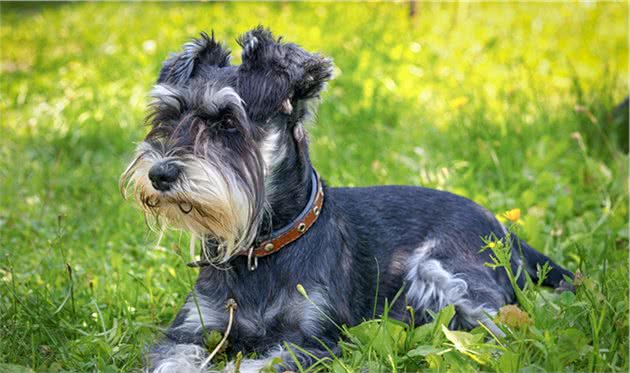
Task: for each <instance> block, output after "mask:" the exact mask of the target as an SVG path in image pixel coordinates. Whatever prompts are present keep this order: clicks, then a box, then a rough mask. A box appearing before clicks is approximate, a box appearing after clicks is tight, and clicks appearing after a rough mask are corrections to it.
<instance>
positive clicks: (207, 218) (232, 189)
mask: <svg viewBox="0 0 630 373" xmlns="http://www.w3.org/2000/svg"><path fill="white" fill-rule="evenodd" d="M164 160H169V161H170V162H173V163H175V164H176V165H177V166H179V167H180V169H181V174H180V177H179V179H178V180H177V182H176V183H175V184H174V185H172V186H171V189H170V190H168V191H166V192H159V191H157V190H155V189H154V188H153V186H152V185H151V181H150V180H149V178H148V174H149V169H150V168H151V167H152V166H153V165H155V164H156V163H157V162H160V161H164ZM245 172H250V171H248V170H245ZM246 178H247V179H249V180H248V181H249V182H250V183H254V182H255V180H258V179H257V177H256V175H246ZM120 188H121V191H122V193H123V196H124V197H125V198H127V197H128V196H130V195H131V196H133V197H135V199H136V201H137V203H138V204H139V206H140V207H141V208H142V210H143V212H144V214H145V218H146V221H147V225H148V226H149V227H150V228H151V229H152V230H155V231H162V230H163V229H164V228H166V227H172V228H175V229H180V230H186V231H189V232H191V233H192V234H193V239H195V238H196V237H199V238H201V239H202V245H204V247H205V243H206V238H211V239H212V241H213V242H215V243H216V245H217V246H216V248H212V250H203V255H205V256H207V257H205V258H204V259H208V260H210V261H211V262H213V263H225V262H227V261H228V260H230V259H231V258H232V257H234V256H235V255H239V254H242V253H244V252H246V251H247V250H248V248H249V247H250V246H251V245H253V243H254V240H255V238H256V235H257V233H258V227H259V226H260V223H261V221H262V215H263V213H264V211H262V210H261V209H260V207H259V203H258V201H257V198H259V196H257V193H256V187H255V186H254V185H249V184H248V183H247V181H244V180H243V177H239V176H237V174H236V173H235V172H234V171H233V170H232V169H231V168H230V167H227V166H224V165H221V164H219V163H218V162H212V161H211V160H209V159H205V158H198V157H193V156H190V157H186V156H183V157H171V156H169V154H164V155H162V154H161V153H160V152H158V151H155V150H154V149H153V148H152V147H151V146H150V145H149V144H147V143H142V144H141V145H140V146H139V148H138V151H137V154H136V158H135V159H134V160H133V161H132V162H131V164H130V165H129V167H128V168H127V170H125V172H124V173H123V175H122V177H121V180H120Z"/></svg>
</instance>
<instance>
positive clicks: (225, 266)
mask: <svg viewBox="0 0 630 373" xmlns="http://www.w3.org/2000/svg"><path fill="white" fill-rule="evenodd" d="M237 42H238V44H239V45H240V47H241V48H242V63H241V65H238V66H235V65H232V64H231V62H230V53H231V52H230V51H229V50H228V49H227V48H226V47H225V46H224V45H223V44H221V43H220V42H218V41H217V40H216V39H215V37H214V34H212V35H211V36H209V35H207V34H203V33H202V34H201V36H200V37H199V38H197V39H193V40H192V41H191V42H189V43H187V44H185V45H184V47H183V50H182V51H181V52H179V53H177V54H172V55H171V56H170V57H169V58H168V59H167V60H166V61H165V62H164V64H163V66H162V69H161V71H160V73H159V77H158V80H157V83H156V85H155V87H154V88H153V90H152V92H151V96H152V98H153V101H152V103H151V105H150V109H151V110H150V114H149V115H148V117H147V121H148V124H149V125H150V131H149V132H148V135H147V136H146V138H145V139H144V141H143V142H142V143H140V145H139V146H138V148H137V153H136V155H135V158H134V159H133V161H132V162H131V163H130V165H129V167H128V168H127V170H126V171H125V172H124V174H123V176H122V177H121V188H122V189H123V191H124V192H125V193H126V194H129V195H133V196H134V198H135V199H136V200H137V201H138V203H139V205H140V206H141V208H142V209H143V211H144V213H145V215H146V217H147V220H148V221H150V222H152V224H156V226H157V227H158V228H159V229H161V228H160V227H163V226H169V227H174V228H177V229H182V230H186V231H189V232H191V233H192V236H193V237H197V238H199V241H200V242H201V245H200V246H201V248H200V251H201V255H200V259H199V260H197V261H195V262H192V263H191V264H190V265H191V266H194V267H199V276H198V279H197V281H196V284H195V285H194V289H193V290H192V291H191V293H190V294H189V295H188V298H187V299H186V302H185V304H184V306H183V308H182V309H181V311H180V312H179V313H178V315H177V316H176V318H175V320H174V322H173V323H172V325H171V326H170V327H169V328H168V330H167V331H165V333H164V336H163V338H162V339H161V341H160V342H159V343H157V344H156V345H155V346H153V347H152V348H151V349H150V351H149V354H148V356H149V359H148V360H149V363H148V366H147V370H149V371H153V372H200V371H207V370H208V369H211V367H210V359H211V358H212V356H210V355H209V354H208V348H207V347H206V346H205V340H206V339H205V335H206V334H207V333H209V332H211V331H218V332H220V333H224V332H225V335H226V338H227V340H228V342H229V344H228V346H229V347H228V348H229V351H231V352H237V351H242V352H243V353H244V354H249V353H256V356H257V358H255V359H244V360H242V361H240V366H239V367H238V368H237V367H235V366H234V364H228V367H227V368H226V369H227V370H230V369H232V370H234V369H240V371H242V372H255V371H259V370H260V369H262V368H264V367H266V366H269V365H273V367H274V368H275V369H277V370H281V371H282V370H293V369H295V367H296V363H295V361H294V360H293V358H292V356H291V354H290V352H289V351H287V346H291V345H297V346H300V347H301V349H303V350H304V351H308V353H303V352H300V351H298V350H294V351H293V353H294V354H295V357H296V358H297V361H298V362H299V363H300V365H301V366H308V365H310V364H312V363H313V362H314V359H317V358H323V357H325V356H330V355H329V354H330V352H331V351H332V353H337V352H338V350H337V348H336V346H337V342H338V341H339V338H340V331H339V329H338V328H337V326H335V323H336V324H338V325H344V324H345V325H348V326H352V325H357V324H359V323H361V322H362V321H363V320H365V319H370V318H371V317H372V315H373V307H374V304H375V301H376V302H377V310H378V311H377V312H379V313H380V312H383V309H384V304H385V302H386V300H387V301H392V299H393V298H394V296H395V295H396V294H397V293H398V292H399V291H402V293H401V294H402V295H403V297H402V298H404V301H398V302H395V303H394V304H393V305H392V306H391V309H390V310H389V317H390V318H397V319H400V320H406V321H408V320H409V319H408V315H409V312H408V309H407V307H408V306H410V307H412V308H413V309H414V310H415V315H416V317H415V323H416V324H418V325H419V324H422V323H426V322H429V321H431V316H430V313H429V311H432V312H437V311H438V310H440V309H441V308H443V307H445V306H447V305H450V304H452V305H454V306H455V309H456V316H455V318H454V320H453V322H452V324H451V325H450V327H452V328H464V329H469V328H472V327H475V326H478V325H479V323H482V324H484V325H486V326H487V327H488V328H491V330H494V331H496V332H497V333H500V332H501V331H500V330H499V329H498V328H497V327H496V325H494V324H493V323H492V316H493V315H495V314H496V313H497V311H498V310H499V308H500V307H502V306H503V305H506V304H510V303H515V302H516V299H515V292H514V290H513V287H512V285H511V284H510V281H509V279H508V276H507V275H506V271H505V269H502V268H498V269H492V268H489V267H488V266H485V265H484V264H485V263H488V262H491V253H490V252H489V251H482V250H481V249H482V248H483V247H484V246H485V245H486V243H485V241H484V238H485V237H496V238H497V239H499V240H505V241H509V243H510V244H511V247H512V255H511V262H510V265H511V267H512V270H513V271H514V273H517V272H518V270H519V269H523V270H524V271H523V272H526V273H527V274H528V275H529V276H530V277H531V278H532V279H533V280H534V281H538V279H537V273H538V272H537V266H542V265H544V264H545V263H547V265H548V266H549V268H550V271H549V272H548V274H547V276H546V277H545V278H544V280H543V281H542V284H543V285H545V286H550V287H554V288H559V287H560V288H561V287H563V286H566V284H570V283H571V279H572V278H573V274H572V273H571V272H569V271H567V270H565V269H564V268H562V267H560V266H559V265H557V264H555V263H554V262H552V261H551V260H550V259H549V258H547V257H546V256H545V255H543V254H541V253H539V252H537V251H535V250H534V249H533V248H532V247H530V246H529V245H528V244H527V243H526V242H524V241H522V240H520V239H519V238H517V237H516V236H514V235H511V234H508V231H507V230H506V228H505V227H504V226H503V225H502V224H501V223H500V222H499V221H497V219H496V218H495V216H494V215H493V214H492V213H490V212H488V211H487V210H486V209H484V208H482V207H480V206H479V205H477V204H475V203H474V202H472V201H470V200H468V199H466V198H463V197H460V196H456V195H453V194H451V193H448V192H443V191H436V190H431V189H426V188H422V187H412V186H374V187H364V188H333V187H328V186H326V185H325V183H324V182H323V181H322V179H321V178H320V176H319V175H318V174H317V172H316V170H315V169H314V168H313V166H312V164H311V162H310V160H309V150H308V141H307V135H306V129H305V125H306V124H307V123H308V122H309V121H310V120H311V118H312V117H313V116H314V114H315V110H316V104H317V103H318V101H319V97H320V92H322V90H323V89H324V88H325V86H326V84H327V82H328V81H329V80H331V79H332V77H333V63H332V61H331V59H329V58H327V57H325V56H322V55H320V54H317V53H311V52H308V51H306V50H304V49H302V48H301V47H300V46H298V45H296V44H292V43H285V42H283V41H282V40H281V39H280V38H278V39H276V38H275V37H274V36H273V35H272V33H271V32H270V31H269V30H268V29H265V28H263V27H260V26H259V27H257V28H255V29H253V30H251V31H249V32H247V33H245V34H244V35H242V36H241V37H239V38H238V39H237ZM565 280H567V282H565ZM525 281H526V280H525V274H524V273H522V275H521V276H520V277H519V278H518V285H519V286H523V285H524V284H525ZM300 290H301V291H300ZM305 295H307V297H305ZM375 297H376V300H375ZM226 304H227V308H226ZM333 321H334V323H333ZM314 337H317V339H315V338H314ZM322 343H324V344H325V345H326V346H327V348H325V347H324V346H323V345H322ZM278 358H279V359H280V360H277V359H278ZM278 361H282V363H278Z"/></svg>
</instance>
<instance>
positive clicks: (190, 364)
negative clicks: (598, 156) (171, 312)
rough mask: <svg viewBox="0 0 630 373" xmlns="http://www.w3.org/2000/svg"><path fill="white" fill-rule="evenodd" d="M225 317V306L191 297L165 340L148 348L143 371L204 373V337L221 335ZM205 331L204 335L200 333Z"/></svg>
mask: <svg viewBox="0 0 630 373" xmlns="http://www.w3.org/2000/svg"><path fill="white" fill-rule="evenodd" d="M227 315H228V313H227V312H226V309H225V305H224V304H222V303H220V302H218V301H213V300H212V299H210V298H208V297H206V296H203V295H201V294H199V293H198V292H195V293H191V294H190V295H189V296H188V299H187V301H186V304H185V305H184V307H183V308H182V309H181V311H180V312H179V313H178V314H177V317H176V318H175V321H174V322H173V324H172V325H171V326H170V327H169V329H168V330H167V331H166V333H165V338H164V339H162V340H161V341H160V342H159V343H157V344H156V345H155V346H153V347H152V348H151V350H150V351H149V356H148V360H149V362H148V368H147V371H149V372H153V373H166V372H169V373H193V372H195V373H196V372H208V367H207V364H205V360H206V359H207V356H208V350H207V348H205V343H204V335H205V334H206V333H208V332H210V331H212V330H219V331H223V330H224V329H225V327H226V325H227V321H228V316H227ZM204 331H205V333H204Z"/></svg>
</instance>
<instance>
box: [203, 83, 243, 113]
mask: <svg viewBox="0 0 630 373" xmlns="http://www.w3.org/2000/svg"><path fill="white" fill-rule="evenodd" d="M244 105H245V101H243V99H242V98H241V96H239V95H238V93H236V91H235V90H234V89H233V88H231V87H223V88H221V89H219V90H218V91H215V90H214V88H213V87H209V88H207V89H206V91H205V93H204V95H203V102H202V103H201V105H200V106H201V107H203V108H204V110H206V111H207V112H210V113H218V112H220V111H221V109H223V108H225V107H228V106H235V107H243V106H244Z"/></svg>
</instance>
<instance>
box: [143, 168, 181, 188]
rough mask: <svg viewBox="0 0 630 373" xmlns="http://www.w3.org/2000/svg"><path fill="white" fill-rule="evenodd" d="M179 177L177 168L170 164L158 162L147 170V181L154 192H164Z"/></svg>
mask: <svg viewBox="0 0 630 373" xmlns="http://www.w3.org/2000/svg"><path fill="white" fill-rule="evenodd" d="M178 177H179V167H178V166H177V165H175V164H173V163H171V162H160V163H158V164H156V165H155V166H153V167H151V169H150V170H149V180H151V185H153V187H154V188H155V189H156V190H159V191H162V192H165V191H167V190H169V189H171V185H173V183H175V181H177V178H178Z"/></svg>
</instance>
